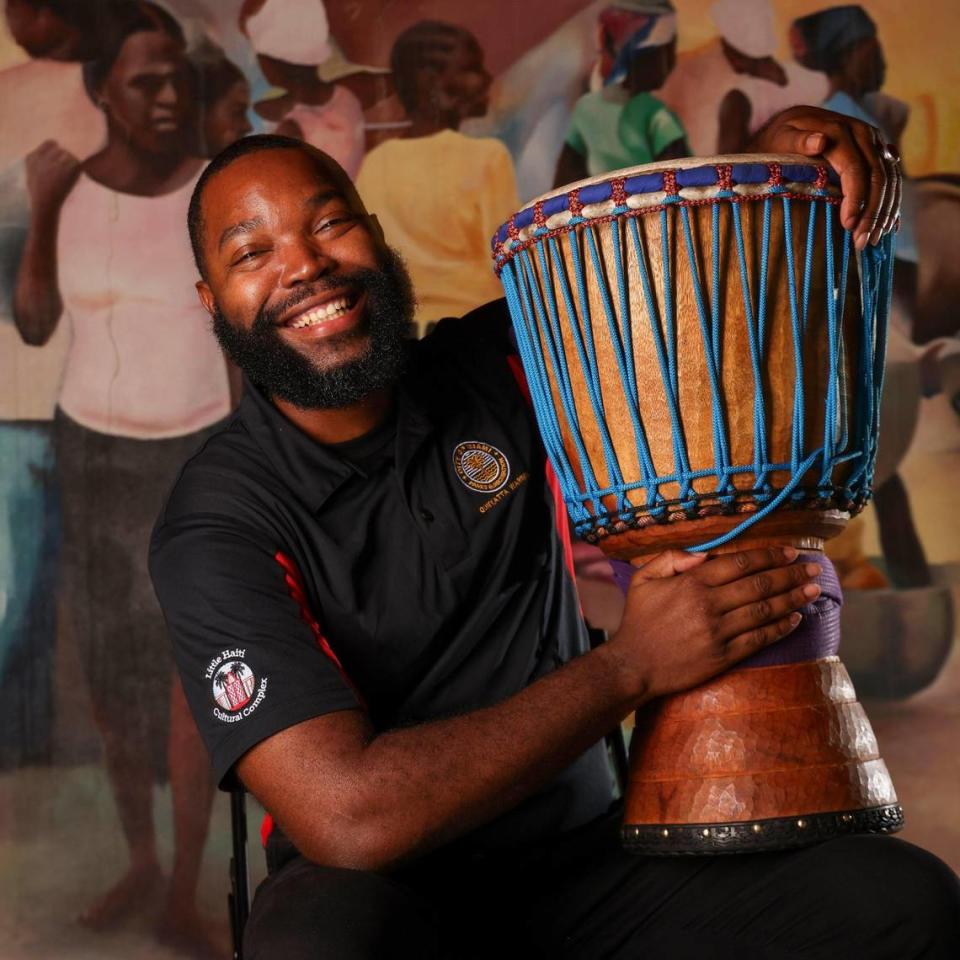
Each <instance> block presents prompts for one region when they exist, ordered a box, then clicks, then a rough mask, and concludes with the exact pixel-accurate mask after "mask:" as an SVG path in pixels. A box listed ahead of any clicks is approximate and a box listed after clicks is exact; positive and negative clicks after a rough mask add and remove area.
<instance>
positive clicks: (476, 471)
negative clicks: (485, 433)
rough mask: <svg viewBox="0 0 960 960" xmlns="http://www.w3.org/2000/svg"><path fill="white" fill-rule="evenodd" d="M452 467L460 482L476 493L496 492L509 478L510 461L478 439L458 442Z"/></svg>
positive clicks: (494, 448) (491, 446)
mask: <svg viewBox="0 0 960 960" xmlns="http://www.w3.org/2000/svg"><path fill="white" fill-rule="evenodd" d="M453 469H454V470H456V471H457V476H458V477H459V478H460V482H461V483H462V484H463V485H464V486H465V487H466V488H467V489H468V490H473V491H475V492H476V493H496V492H497V491H498V490H499V489H500V488H501V487H502V486H503V485H504V484H505V483H506V482H507V481H508V480H509V479H510V463H509V462H508V460H507V458H506V457H505V456H504V455H503V454H502V453H501V452H500V451H499V450H498V449H497V448H496V447H495V446H493V445H492V444H489V443H481V441H479V440H467V441H465V442H464V443H458V444H457V446H456V449H455V450H454V451H453Z"/></svg>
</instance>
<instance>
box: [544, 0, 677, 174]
mask: <svg viewBox="0 0 960 960" xmlns="http://www.w3.org/2000/svg"><path fill="white" fill-rule="evenodd" d="M598 25H599V38H600V64H599V69H600V75H601V77H602V78H603V87H602V88H601V89H600V90H597V91H592V92H590V93H585V94H584V95H583V96H582V97H581V98H580V99H579V100H578V101H577V103H576V105H575V106H574V108H573V116H572V117H571V119H570V126H569V128H568V130H567V136H566V141H565V143H564V145H563V149H562V150H561V152H560V157H559V159H558V161H557V171H556V175H555V177H554V184H555V185H556V186H558V187H559V186H563V185H564V184H566V183H571V182H572V181H574V180H582V179H584V178H585V177H595V176H600V175H601V174H604V173H609V172H610V171H611V170H618V169H620V168H622V167H632V166H637V165H639V164H643V163H653V162H654V161H655V160H669V159H673V158H675V157H684V156H687V155H688V154H689V152H690V150H689V147H688V146H687V138H686V132H685V131H684V129H683V125H682V124H681V123H680V121H679V119H677V117H676V115H675V114H673V113H672V112H671V111H670V110H668V109H667V107H665V106H664V105H663V103H661V102H660V101H659V100H658V99H657V98H656V97H654V96H653V95H652V94H651V93H650V91H651V90H658V89H659V88H660V87H661V86H663V83H664V81H665V80H666V79H667V77H668V76H669V74H670V71H671V70H673V66H674V63H675V62H676V47H677V22H676V13H675V11H674V9H673V4H672V3H670V0H660V2H643V0H620V2H619V3H617V4H615V5H612V6H610V7H607V8H606V9H605V10H603V11H602V12H601V14H600V16H599V24H598Z"/></svg>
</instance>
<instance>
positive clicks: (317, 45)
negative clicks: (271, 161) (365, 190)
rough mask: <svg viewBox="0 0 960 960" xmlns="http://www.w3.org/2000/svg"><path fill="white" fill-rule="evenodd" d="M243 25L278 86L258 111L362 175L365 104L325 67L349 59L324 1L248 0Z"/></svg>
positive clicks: (262, 65)
mask: <svg viewBox="0 0 960 960" xmlns="http://www.w3.org/2000/svg"><path fill="white" fill-rule="evenodd" d="M240 25H241V29H242V30H243V31H244V33H246V35H247V37H248V38H249V39H250V44H251V46H252V47H253V49H254V51H255V53H256V54H257V62H258V64H259V65H260V69H261V71H262V72H263V75H264V76H265V77H266V78H267V80H268V81H269V82H270V83H272V84H273V85H274V87H275V88H276V90H275V91H274V95H273V96H270V97H268V98H266V99H263V100H260V101H258V103H257V105H256V110H257V113H258V114H260V116H262V117H263V118H264V119H265V120H269V121H271V122H273V123H275V124H276V131H277V132H278V133H282V134H284V135H286V136H291V137H297V138H299V139H301V140H304V141H306V142H307V143H310V144H312V145H313V146H315V147H317V148H318V149H319V150H324V151H325V152H327V153H329V154H330V156H332V157H335V158H336V160H337V162H338V163H339V164H340V165H341V166H342V167H343V168H344V169H345V170H347V171H349V172H350V174H351V176H356V173H357V171H358V170H359V169H360V162H361V161H362V160H363V153H364V149H365V142H364V128H363V104H362V103H361V102H360V99H359V98H358V97H357V96H356V95H355V94H354V93H353V92H352V91H351V90H350V89H349V87H348V86H347V85H346V84H344V83H338V82H336V81H337V80H340V79H342V77H343V76H344V74H343V73H342V72H340V71H336V70H335V71H333V72H332V73H329V74H325V73H324V70H323V67H324V65H325V64H328V63H329V62H330V61H331V60H332V61H333V62H334V65H336V64H338V63H339V62H340V61H342V59H343V58H342V55H341V54H340V53H339V51H338V50H337V49H336V47H335V45H334V43H333V41H332V40H331V38H330V28H329V25H328V23H327V12H326V8H325V7H324V5H323V2H322V0H307V2H303V0H246V2H245V3H244V5H243V8H242V9H241V11H240ZM367 69H372V68H362V67H357V68H356V72H361V71H363V70H367ZM384 72H385V71H384ZM325 76H326V79H324V77H325Z"/></svg>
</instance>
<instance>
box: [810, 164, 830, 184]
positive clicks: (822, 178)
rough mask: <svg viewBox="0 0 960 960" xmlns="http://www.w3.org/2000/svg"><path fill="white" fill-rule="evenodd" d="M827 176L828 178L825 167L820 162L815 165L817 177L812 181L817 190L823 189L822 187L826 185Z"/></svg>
mask: <svg viewBox="0 0 960 960" xmlns="http://www.w3.org/2000/svg"><path fill="white" fill-rule="evenodd" d="M828 178H829V174H828V172H827V168H826V167H825V166H824V165H823V164H822V163H821V164H820V165H819V166H818V167H817V179H816V181H815V182H814V186H815V187H816V188H817V189H818V190H823V189H824V187H826V185H827V182H828Z"/></svg>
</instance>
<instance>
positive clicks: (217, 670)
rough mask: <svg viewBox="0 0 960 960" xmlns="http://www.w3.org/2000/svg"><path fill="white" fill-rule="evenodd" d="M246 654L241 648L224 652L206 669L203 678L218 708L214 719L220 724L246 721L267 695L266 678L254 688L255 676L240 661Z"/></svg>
mask: <svg viewBox="0 0 960 960" xmlns="http://www.w3.org/2000/svg"><path fill="white" fill-rule="evenodd" d="M245 654H246V650H245V649H243V648H238V649H235V650H224V651H222V652H221V653H220V654H219V655H218V656H216V657H214V658H213V659H212V660H211V661H210V663H209V665H208V666H207V670H206V678H207V680H209V681H210V687H211V693H212V694H213V699H214V701H215V702H216V704H217V706H215V707H214V708H213V715H214V716H215V717H216V718H217V719H218V720H220V721H222V722H223V723H236V722H237V721H238V720H242V719H243V718H244V717H249V716H250V714H251V713H253V711H254V710H256V709H257V707H259V706H260V704H261V703H262V702H263V698H264V697H265V696H266V695H267V678H266V677H263V678H262V679H261V681H260V685H259V687H258V686H257V678H256V676H255V674H254V672H253V671H252V670H251V669H250V667H248V666H247V664H246V663H244V662H243V660H242V659H240V658H241V657H243V656H244V655H245Z"/></svg>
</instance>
